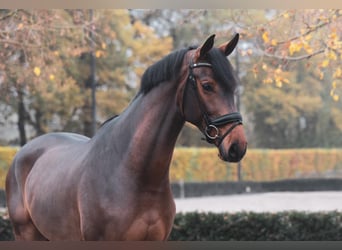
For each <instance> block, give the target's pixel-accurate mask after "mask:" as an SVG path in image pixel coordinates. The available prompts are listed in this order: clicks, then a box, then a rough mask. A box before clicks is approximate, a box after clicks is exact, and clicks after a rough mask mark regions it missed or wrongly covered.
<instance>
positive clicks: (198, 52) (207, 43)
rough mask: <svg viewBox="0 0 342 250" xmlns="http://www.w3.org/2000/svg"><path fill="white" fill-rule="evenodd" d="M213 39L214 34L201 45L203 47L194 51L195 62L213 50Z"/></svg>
mask: <svg viewBox="0 0 342 250" xmlns="http://www.w3.org/2000/svg"><path fill="white" fill-rule="evenodd" d="M214 39H215V34H213V35H211V36H209V37H208V38H207V40H206V41H205V42H204V43H203V45H202V46H201V47H198V48H197V49H196V52H195V58H194V61H195V62H196V61H198V60H200V59H203V58H204V56H205V55H206V54H207V53H208V52H209V50H211V49H212V48H213V46H214Z"/></svg>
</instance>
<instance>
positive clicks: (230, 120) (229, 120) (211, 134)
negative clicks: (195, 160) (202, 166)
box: [182, 62, 242, 146]
mask: <svg viewBox="0 0 342 250" xmlns="http://www.w3.org/2000/svg"><path fill="white" fill-rule="evenodd" d="M199 67H209V68H212V65H211V64H210V63H205V62H199V63H191V64H190V65H189V76H188V79H187V81H186V83H185V84H186V86H185V88H184V92H183V103H184V97H185V92H186V90H187V86H188V85H190V86H191V87H192V89H193V90H194V92H195V95H196V99H197V101H198V104H199V107H200V110H201V112H202V115H203V118H204V121H205V124H206V128H205V129H204V135H205V139H206V141H207V142H209V143H214V142H215V140H218V146H219V145H220V144H221V143H222V141H223V140H224V138H225V137H226V136H227V135H228V134H229V133H230V132H232V131H233V129H234V128H235V127H237V126H238V125H241V124H242V116H241V114H240V113H239V112H233V113H230V114H226V115H222V116H219V117H217V118H215V119H213V120H212V119H211V118H210V117H209V115H208V114H207V112H206V111H205V108H204V104H203V102H202V101H201V98H200V95H199V93H198V88H197V82H196V77H195V75H194V73H193V69H194V68H199ZM182 109H183V110H182V111H183V114H184V105H183V107H182ZM226 124H232V126H231V127H230V128H229V129H228V130H227V131H226V132H225V133H224V134H223V135H220V131H219V128H218V127H221V126H224V125H226Z"/></svg>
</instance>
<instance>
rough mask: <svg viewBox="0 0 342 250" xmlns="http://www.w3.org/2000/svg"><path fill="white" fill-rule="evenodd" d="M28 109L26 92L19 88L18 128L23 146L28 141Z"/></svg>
mask: <svg viewBox="0 0 342 250" xmlns="http://www.w3.org/2000/svg"><path fill="white" fill-rule="evenodd" d="M25 120H26V110H25V106H24V93H23V91H22V90H21V89H19V90H18V130H19V139H20V146H23V145H25V144H26V142H27V138H26V131H25Z"/></svg>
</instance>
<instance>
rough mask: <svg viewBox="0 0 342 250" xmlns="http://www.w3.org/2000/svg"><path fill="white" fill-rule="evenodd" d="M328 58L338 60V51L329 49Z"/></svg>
mask: <svg viewBox="0 0 342 250" xmlns="http://www.w3.org/2000/svg"><path fill="white" fill-rule="evenodd" d="M328 58H329V59H331V60H334V61H335V60H337V56H336V53H335V52H334V51H329V54H328Z"/></svg>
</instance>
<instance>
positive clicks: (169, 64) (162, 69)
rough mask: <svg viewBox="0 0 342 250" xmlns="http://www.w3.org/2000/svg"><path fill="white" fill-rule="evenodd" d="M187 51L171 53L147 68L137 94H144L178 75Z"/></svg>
mask: <svg viewBox="0 0 342 250" xmlns="http://www.w3.org/2000/svg"><path fill="white" fill-rule="evenodd" d="M189 49H190V48H188V49H181V50H177V51H175V52H172V53H171V54H169V55H167V56H165V57H164V58H163V59H161V60H160V61H158V62H156V63H155V64H153V65H152V66H150V67H148V68H147V70H146V71H145V73H144V74H143V76H142V78H141V86H140V91H139V93H143V94H146V93H147V92H149V91H150V90H151V89H153V88H154V87H156V86H158V85H159V84H160V83H162V82H165V81H169V80H173V77H175V76H177V75H178V74H179V71H180V68H181V66H182V62H183V58H184V55H185V54H186V52H188V51H189Z"/></svg>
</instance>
